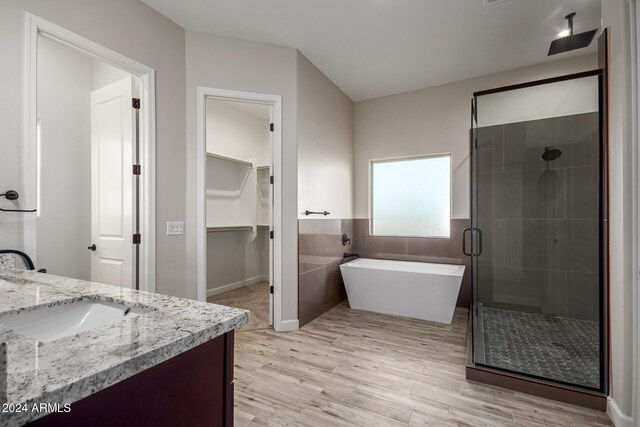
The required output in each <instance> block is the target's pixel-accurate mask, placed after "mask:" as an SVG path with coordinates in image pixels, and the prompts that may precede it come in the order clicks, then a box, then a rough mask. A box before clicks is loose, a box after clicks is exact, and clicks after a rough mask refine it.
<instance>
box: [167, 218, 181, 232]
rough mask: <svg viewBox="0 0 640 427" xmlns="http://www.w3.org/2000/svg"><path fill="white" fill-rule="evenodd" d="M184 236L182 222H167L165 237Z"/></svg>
mask: <svg viewBox="0 0 640 427" xmlns="http://www.w3.org/2000/svg"><path fill="white" fill-rule="evenodd" d="M182 234H184V221H167V236H180V235H182Z"/></svg>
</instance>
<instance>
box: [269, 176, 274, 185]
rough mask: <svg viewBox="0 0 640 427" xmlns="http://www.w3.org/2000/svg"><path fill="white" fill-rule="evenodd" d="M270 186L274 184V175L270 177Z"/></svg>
mask: <svg viewBox="0 0 640 427" xmlns="http://www.w3.org/2000/svg"><path fill="white" fill-rule="evenodd" d="M269 184H273V175H271V176H270V177H269Z"/></svg>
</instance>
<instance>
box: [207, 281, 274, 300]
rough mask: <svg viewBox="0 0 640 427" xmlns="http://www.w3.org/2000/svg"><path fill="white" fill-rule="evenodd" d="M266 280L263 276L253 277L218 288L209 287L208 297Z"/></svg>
mask: <svg viewBox="0 0 640 427" xmlns="http://www.w3.org/2000/svg"><path fill="white" fill-rule="evenodd" d="M261 282H264V280H263V278H262V276H256V277H252V278H250V279H246V280H241V281H239V282H235V283H229V284H228V285H222V286H219V287H217V288H213V289H207V298H209V297H212V296H214V295H219V294H223V293H225V292H229V291H233V290H235V289H240V288H244V287H245V286H249V285H255V284H256V283H261Z"/></svg>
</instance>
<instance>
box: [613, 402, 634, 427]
mask: <svg viewBox="0 0 640 427" xmlns="http://www.w3.org/2000/svg"><path fill="white" fill-rule="evenodd" d="M607 415H609V418H611V422H612V423H613V425H614V426H616V427H635V426H636V424H635V423H634V422H633V418H631V417H630V416H628V415H625V414H624V413H623V412H622V411H621V410H620V407H619V406H618V405H617V404H616V402H615V401H614V400H613V399H611V398H609V399H607Z"/></svg>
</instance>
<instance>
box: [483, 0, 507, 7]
mask: <svg viewBox="0 0 640 427" xmlns="http://www.w3.org/2000/svg"><path fill="white" fill-rule="evenodd" d="M483 1H484V5H485V6H493V5H495V4H498V3H504V2H505V1H507V0H483Z"/></svg>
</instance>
